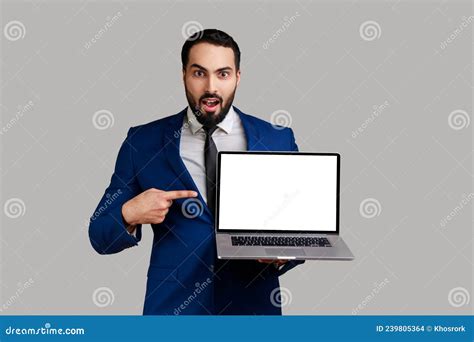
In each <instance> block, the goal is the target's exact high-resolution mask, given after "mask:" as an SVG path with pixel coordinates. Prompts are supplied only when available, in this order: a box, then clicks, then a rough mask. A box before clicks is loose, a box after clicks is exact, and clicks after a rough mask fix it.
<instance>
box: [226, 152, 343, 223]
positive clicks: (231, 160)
mask: <svg viewBox="0 0 474 342" xmlns="http://www.w3.org/2000/svg"><path fill="white" fill-rule="evenodd" d="M220 176H221V178H220V201H219V229H223V230H225V229H229V230H230V229H235V230H295V231H328V232H335V231H336V207H337V205H336V204H337V202H336V201H337V156H336V155H277V154H225V153H224V154H221V175H220Z"/></svg>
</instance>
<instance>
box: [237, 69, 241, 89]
mask: <svg viewBox="0 0 474 342" xmlns="http://www.w3.org/2000/svg"><path fill="white" fill-rule="evenodd" d="M236 77H237V86H238V85H239V83H240V69H239V70H237V73H236Z"/></svg>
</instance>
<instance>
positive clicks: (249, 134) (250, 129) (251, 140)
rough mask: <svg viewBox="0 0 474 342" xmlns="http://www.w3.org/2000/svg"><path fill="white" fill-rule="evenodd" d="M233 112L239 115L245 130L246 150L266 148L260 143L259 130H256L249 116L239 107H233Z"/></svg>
mask: <svg viewBox="0 0 474 342" xmlns="http://www.w3.org/2000/svg"><path fill="white" fill-rule="evenodd" d="M234 110H235V112H236V113H237V114H238V115H239V117H240V121H241V122H242V126H243V128H244V132H245V139H246V140H247V151H261V150H266V148H265V147H264V146H263V145H262V144H261V142H260V141H261V138H260V134H259V132H258V131H257V130H256V128H255V125H253V124H252V122H251V121H250V120H251V119H250V116H249V115H247V114H245V113H242V112H241V111H240V109H238V108H237V107H234Z"/></svg>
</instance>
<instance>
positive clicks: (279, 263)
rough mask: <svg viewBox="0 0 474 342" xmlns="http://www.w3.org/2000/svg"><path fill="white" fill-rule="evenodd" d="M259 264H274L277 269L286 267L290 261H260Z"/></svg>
mask: <svg viewBox="0 0 474 342" xmlns="http://www.w3.org/2000/svg"><path fill="white" fill-rule="evenodd" d="M258 262H261V263H263V264H273V265H275V266H276V267H280V266H281V265H284V264H286V263H287V262H288V260H281V259H278V260H274V259H258Z"/></svg>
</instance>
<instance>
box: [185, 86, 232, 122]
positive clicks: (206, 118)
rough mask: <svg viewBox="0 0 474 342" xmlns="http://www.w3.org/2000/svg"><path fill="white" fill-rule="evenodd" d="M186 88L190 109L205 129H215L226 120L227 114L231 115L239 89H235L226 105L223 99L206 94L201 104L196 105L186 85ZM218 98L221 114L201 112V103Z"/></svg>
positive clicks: (202, 97)
mask: <svg viewBox="0 0 474 342" xmlns="http://www.w3.org/2000/svg"><path fill="white" fill-rule="evenodd" d="M184 88H185V90H186V98H187V100H188V103H189V108H191V110H192V112H193V113H194V116H195V117H196V120H197V121H198V122H199V123H200V124H201V125H203V126H204V127H208V128H211V127H214V126H215V125H217V124H218V123H220V122H221V121H222V120H224V119H225V117H226V116H227V114H228V113H229V110H230V107H231V106H232V103H233V102H234V97H235V91H236V90H237V87H235V88H234V91H233V92H232V94H231V95H230V96H229V98H228V100H227V101H226V103H224V101H223V99H222V97H220V96H218V95H215V94H210V93H205V94H204V95H203V96H201V98H200V99H199V103H196V102H195V101H194V99H193V97H192V95H191V94H190V93H189V91H188V88H187V87H186V85H184ZM212 97H215V98H218V99H219V103H220V105H221V110H220V112H219V113H217V114H216V113H215V112H204V111H202V110H201V101H202V100H203V99H205V98H212Z"/></svg>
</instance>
